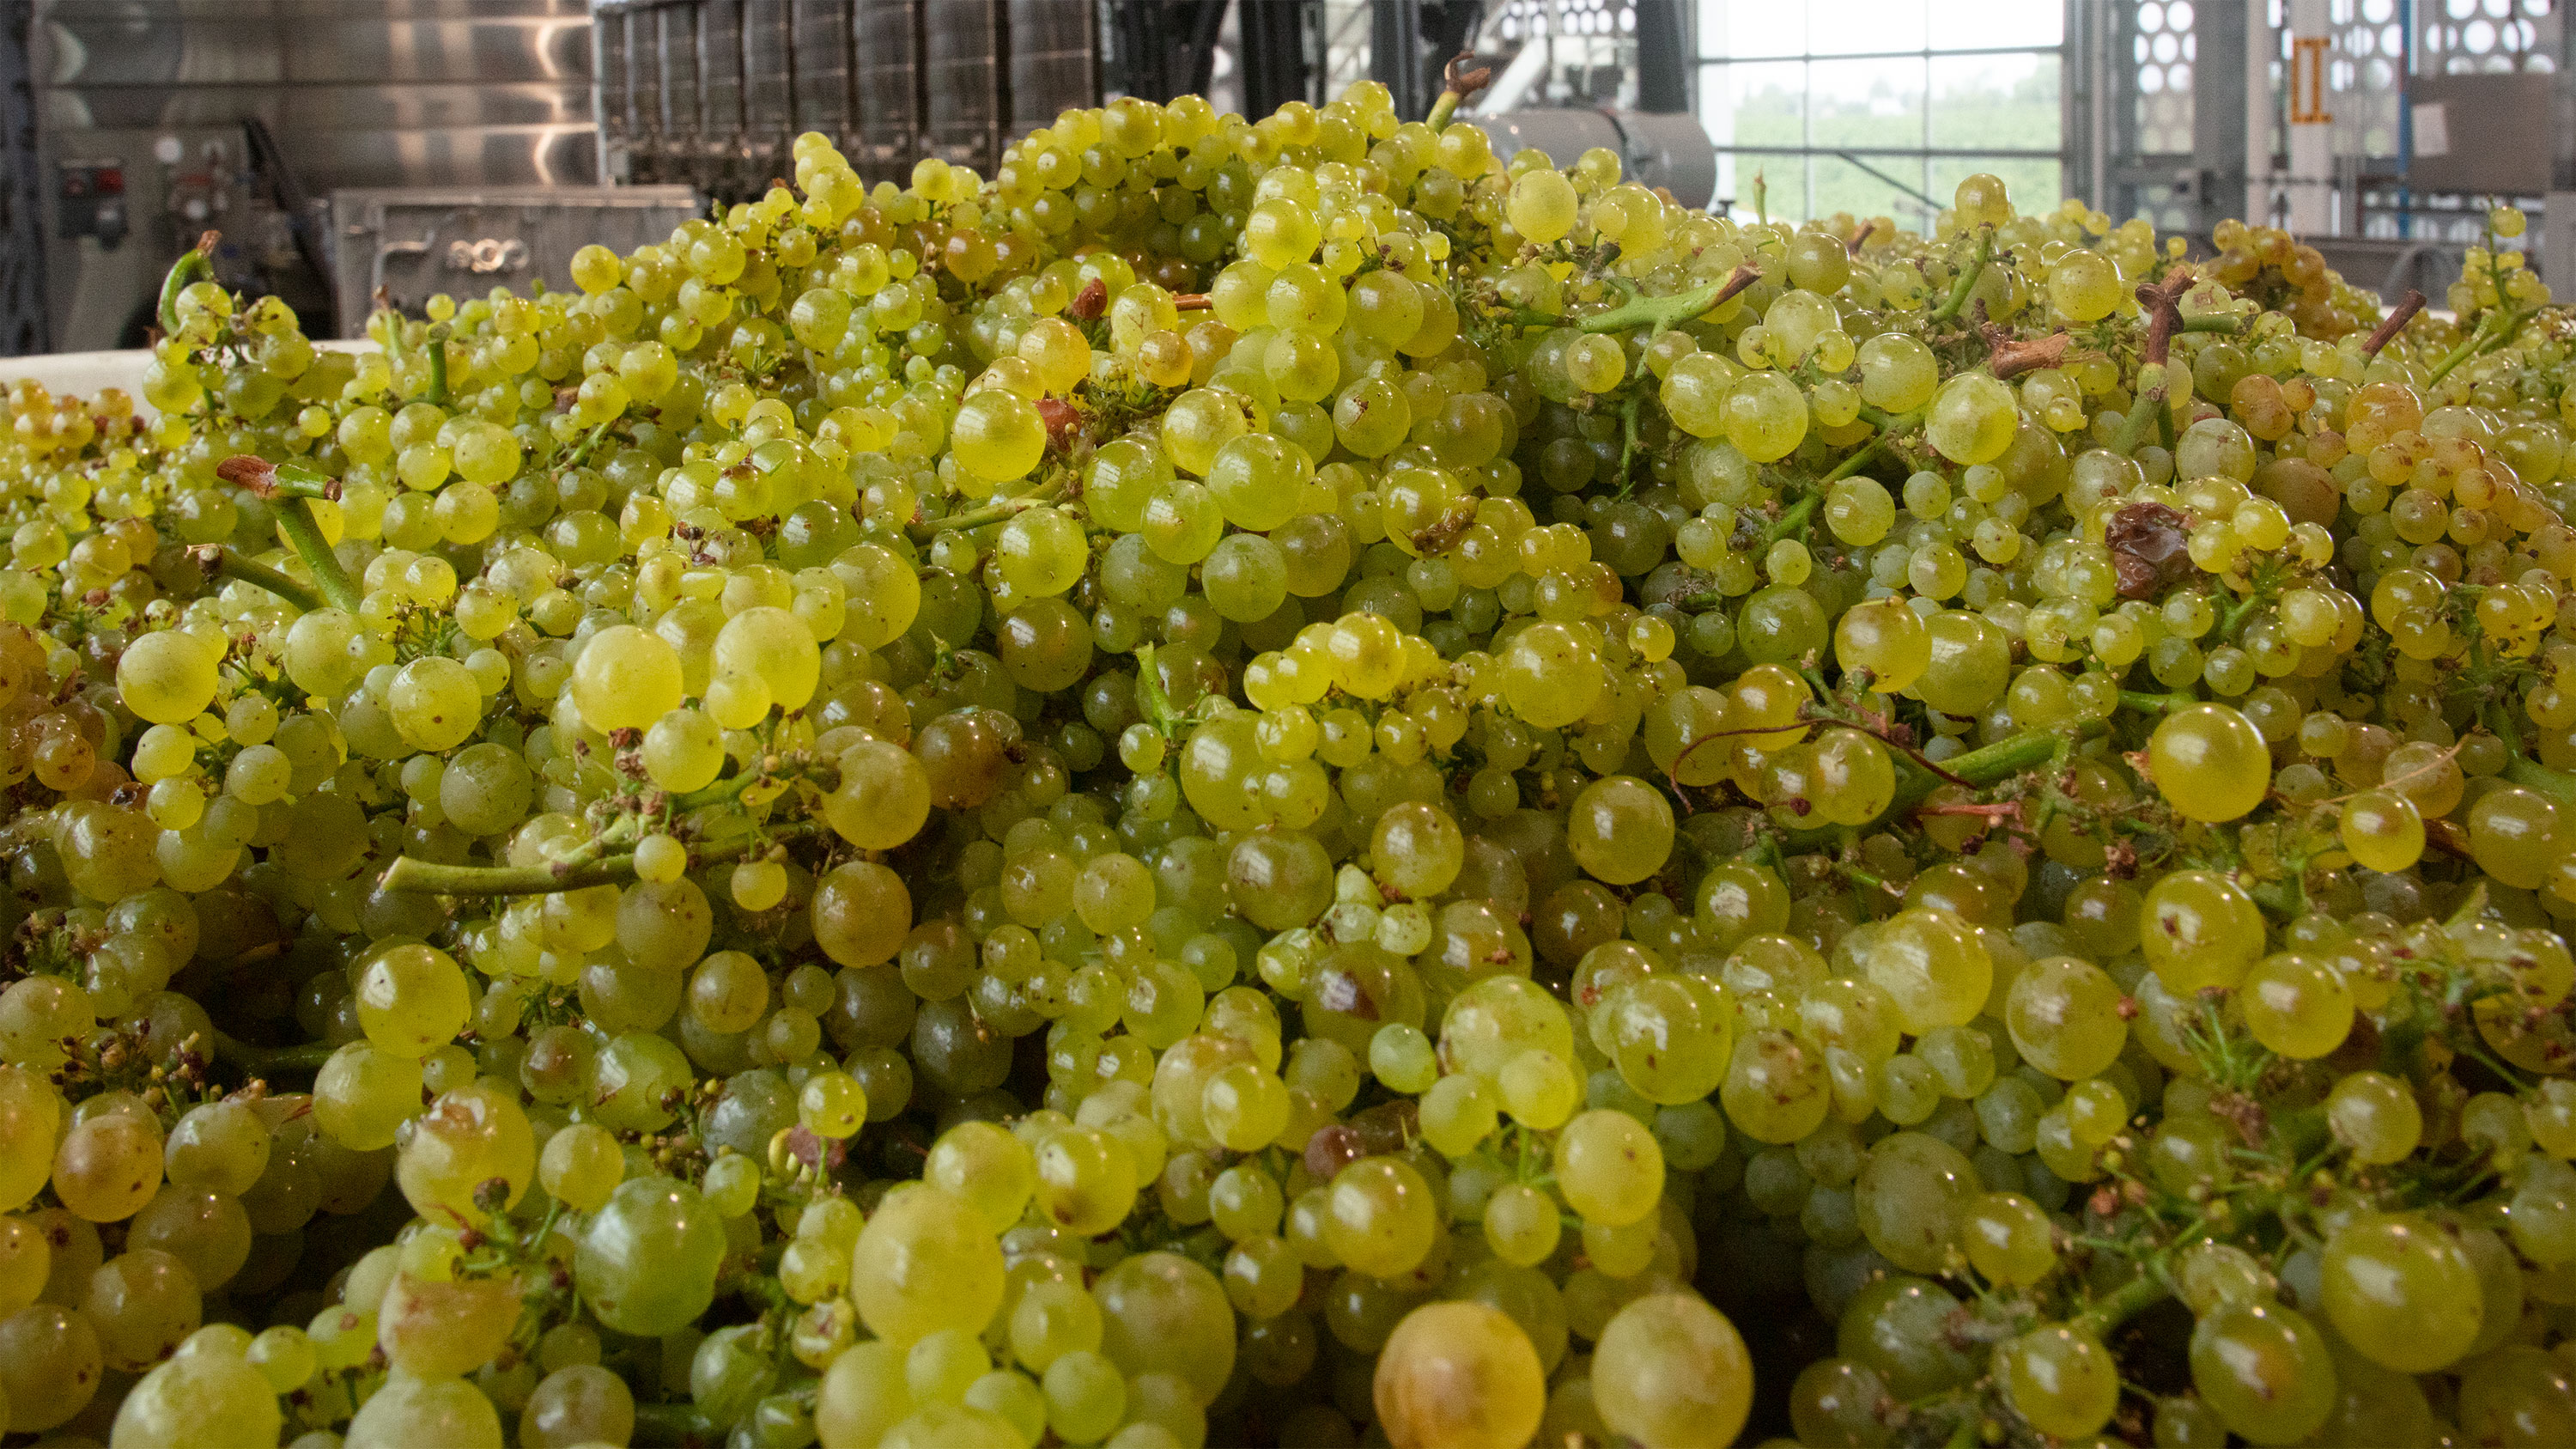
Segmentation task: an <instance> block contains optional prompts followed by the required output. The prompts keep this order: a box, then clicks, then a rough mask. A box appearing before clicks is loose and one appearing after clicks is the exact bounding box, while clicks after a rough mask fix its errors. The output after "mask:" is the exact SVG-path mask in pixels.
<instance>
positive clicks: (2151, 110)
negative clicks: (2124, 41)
mask: <svg viewBox="0 0 2576 1449" xmlns="http://www.w3.org/2000/svg"><path fill="white" fill-rule="evenodd" d="M2221 3H2224V0H2221ZM2193 19H2194V15H2193V11H2192V7H2191V3H2190V0H2170V3H2166V0H2146V3H2144V4H2142V5H2138V6H2136V7H2135V8H2134V9H2132V10H2131V11H2130V13H2129V26H2128V28H2129V54H2130V57H2131V59H2132V60H2133V61H2134V62H2135V63H2136V65H2137V82H2136V84H2137V99H2136V102H2135V105H2136V108H2137V146H2138V150H2139V151H2140V152H2141V153H2143V154H2146V155H2157V154H2181V155H2187V154H2189V153H2190V151H2191V75H2192V67H2193V64H2194V63H2195V62H2196V61H2197V59H2198V49H2199V48H2198V46H2197V45H2196V44H2195V43H2194V40H2193V36H2192V21H2193Z"/></svg>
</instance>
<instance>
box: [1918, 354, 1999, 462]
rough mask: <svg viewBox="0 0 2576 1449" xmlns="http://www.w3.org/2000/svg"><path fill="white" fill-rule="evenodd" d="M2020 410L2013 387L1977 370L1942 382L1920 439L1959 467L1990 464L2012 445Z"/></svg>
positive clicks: (1926, 418) (1925, 416)
mask: <svg viewBox="0 0 2576 1449" xmlns="http://www.w3.org/2000/svg"><path fill="white" fill-rule="evenodd" d="M2020 421H2021V409H2020V407H2019V406H2018V405H2017V404H2016V403H2015V401H2014V399H2013V394H2012V389H2011V388H2009V387H2006V386H2005V385H2004V384H2002V383H2000V382H1997V381H1996V380H1995V379H1994V378H1992V377H1989V376H1987V375H1986V374H1984V373H1979V372H1963V373H1961V374H1959V375H1958V376H1956V377H1953V378H1951V379H1950V380H1949V381H1948V382H1945V383H1943V384H1941V387H1940V390H1939V391H1938V392H1936V393H1935V394H1933V397H1932V401H1931V403H1930V405H1929V410H1928V411H1927V412H1925V414H1924V416H1923V440H1924V441H1925V442H1927V443H1930V444H1931V445H1932V447H1933V449H1934V450H1935V451H1937V452H1938V453H1940V455H1941V456H1942V457H1944V458H1947V459H1949V460H1950V461H1951V462H1953V463H1957V464H1959V465H1961V466H1963V467H1964V466H1967V465H1969V464H1973V463H1991V462H1993V461H1994V460H1995V459H1997V458H2000V457H2002V456H2003V453H2004V450H2005V449H2006V448H2008V447H2011V446H2012V439H2013V430H2014V429H2015V428H2016V427H2018V426H2019V425H2020Z"/></svg>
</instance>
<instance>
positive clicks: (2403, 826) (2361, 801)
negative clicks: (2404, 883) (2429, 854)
mask: <svg viewBox="0 0 2576 1449" xmlns="http://www.w3.org/2000/svg"><path fill="white" fill-rule="evenodd" d="M2339 826H2340V828H2339V835H2340V838H2341V839H2342V841H2343V848H2344V849H2346V850H2348V851H2351V852H2352V858H2353V859H2354V860H2355V861H2356V862H2358V863H2360V864H2361V865H2363V866H2364V867H2367V868H2368V869H2371V870H2375V871H2379V872H2381V873H2383V874H2393V873H2395V872H2397V871H2401V870H2404V869H2406V868H2407V867H2409V866H2412V865H2413V864H2414V863H2415V862H2416V861H2418V860H2421V859H2422V858H2423V856H2424V817H2423V815H2422V814H2421V813H2420V812H2418V811H2417V810H2416V808H2415V802H2414V801H2412V800H2409V799H2407V798H2406V797H2405V796H2404V795H2401V794H2399V793H2397V792H2396V791H2394V790H2364V791H2362V792H2361V793H2360V794H2358V795H2355V796H2353V797H2352V798H2351V799H2350V800H2347V801H2345V802H2344V807H2343V817H2342V820H2341V821H2340V822H2339Z"/></svg>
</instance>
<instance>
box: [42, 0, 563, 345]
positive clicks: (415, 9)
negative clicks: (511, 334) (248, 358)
mask: <svg viewBox="0 0 2576 1449" xmlns="http://www.w3.org/2000/svg"><path fill="white" fill-rule="evenodd" d="M590 28H591V27H590V14H589V8H588V6H587V4H586V3H585V0H371V3H366V4H358V3H352V0H36V4H35V15H34V26H33V29H32V32H31V34H30V37H29V38H30V42H31V45H30V48H31V51H32V60H33V67H32V69H33V74H34V75H35V76H36V77H37V85H36V88H35V104H36V111H37V123H38V140H39V153H40V163H39V167H38V180H39V182H40V189H41V191H42V208H43V218H42V220H43V235H44V246H45V261H46V268H45V276H46V310H47V313H48V316H47V321H48V322H49V324H50V325H49V328H48V330H49V332H50V334H51V335H50V338H49V345H50V346H52V347H53V348H55V349H57V350H61V351H82V350H92V349H102V348H111V347H116V346H120V345H134V344H138V343H139V342H140V340H141V330H142V327H143V325H145V316H144V314H145V312H146V310H148V301H149V298H150V297H151V295H152V293H153V291H154V289H155V288H156V287H157V286H158V284H159V281H160V278H161V275H162V273H163V272H164V271H165V270H167V268H168V267H169V264H170V262H171V260H172V259H173V258H174V257H176V256H177V255H178V254H179V252H180V251H181V250H182V249H184V248H186V247H188V246H191V245H193V244H194V243H195V242H196V240H197V237H198V235H199V233H201V232H202V231H205V230H207V229H209V228H212V229H216V230H220V231H221V232H222V233H223V234H224V242H223V247H222V249H221V250H220V251H219V252H218V254H217V256H216V268H217V272H218V275H219V276H220V277H221V278H222V280H224V281H225V282H226V283H227V284H229V285H234V286H239V287H244V288H249V289H252V290H257V291H267V292H275V293H277V294H278V295H281V296H283V297H285V298H286V299H287V300H288V301H289V302H290V303H291V304H293V305H294V306H295V307H296V308H297V309H298V311H299V312H301V313H303V314H305V315H306V317H307V318H308V325H310V326H312V327H313V328H314V330H315V331H316V332H317V333H322V334H325V335H327V334H328V332H329V331H330V330H331V322H332V318H331V315H330V313H331V308H332V290H331V287H330V284H329V280H328V274H329V270H330V263H329V259H328V253H329V235H328V233H329V230H330V225H329V218H328V217H327V216H326V214H325V209H326V207H327V203H326V202H325V201H323V200H322V197H323V196H324V195H326V194H327V193H328V192H330V191H332V190H335V189H339V188H344V187H400V186H430V187H444V188H448V189H451V190H453V189H457V188H482V187H494V186H540V187H551V186H555V185H560V184H563V183H567V182H571V183H579V184H589V183H592V182H594V181H596V180H597V179H598V177H599V160H598V156H599V150H598V147H599V141H598V129H597V126H596V123H595V121H594V119H593V112H592V105H591V80H590V69H591V36H590ZM337 320H338V326H339V330H341V331H343V332H346V331H349V330H353V329H354V328H356V327H357V326H358V325H359V324H361V323H363V321H364V320H365V319H364V314H363V312H361V313H360V314H359V315H358V316H357V317H355V318H351V317H348V316H345V315H343V316H341V317H339V318H338V319H337Z"/></svg>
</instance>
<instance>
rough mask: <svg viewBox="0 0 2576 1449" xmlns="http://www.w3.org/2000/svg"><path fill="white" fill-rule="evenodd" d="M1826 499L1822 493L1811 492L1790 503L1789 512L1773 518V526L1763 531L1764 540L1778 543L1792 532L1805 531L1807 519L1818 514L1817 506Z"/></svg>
mask: <svg viewBox="0 0 2576 1449" xmlns="http://www.w3.org/2000/svg"><path fill="white" fill-rule="evenodd" d="M1824 501H1825V495H1823V494H1822V493H1810V494H1808V495H1807V496H1806V497H1804V498H1801V499H1799V500H1798V501H1797V502H1795V503H1792V504H1790V505H1789V509H1788V511H1787V512H1785V513H1783V514H1781V515H1780V516H1779V517H1778V518H1775V519H1773V520H1772V521H1771V526H1770V527H1769V528H1766V529H1764V530H1763V531H1762V541H1763V542H1764V543H1778V542H1779V541H1780V540H1782V539H1784V538H1787V537H1789V536H1790V535H1791V534H1794V533H1799V532H1802V531H1804V530H1805V528H1806V526H1807V520H1808V519H1810V518H1813V517H1815V516H1816V506H1817V505H1818V504H1820V503H1822V502H1824Z"/></svg>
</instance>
